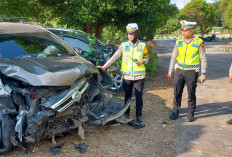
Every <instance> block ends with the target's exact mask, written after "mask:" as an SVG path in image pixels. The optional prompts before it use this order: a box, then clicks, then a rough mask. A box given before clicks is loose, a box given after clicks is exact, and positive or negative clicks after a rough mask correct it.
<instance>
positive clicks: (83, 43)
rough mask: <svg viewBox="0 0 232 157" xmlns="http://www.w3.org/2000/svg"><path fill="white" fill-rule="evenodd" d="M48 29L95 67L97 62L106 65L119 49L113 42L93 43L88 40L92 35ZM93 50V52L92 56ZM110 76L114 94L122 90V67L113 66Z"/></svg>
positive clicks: (63, 29) (72, 30) (67, 30)
mask: <svg viewBox="0 0 232 157" xmlns="http://www.w3.org/2000/svg"><path fill="white" fill-rule="evenodd" d="M46 29H47V30H49V31H51V32H52V33H54V34H56V35H57V36H58V37H60V38H61V39H62V40H64V41H65V42H66V43H67V44H69V45H70V46H71V47H72V48H73V49H75V50H76V51H77V52H78V53H79V54H80V55H81V56H82V57H84V58H85V59H87V60H89V61H90V62H91V63H93V64H94V65H96V64H97V63H96V61H97V62H98V64H99V65H104V64H105V63H106V62H107V61H108V60H109V59H110V57H111V56H112V55H113V54H114V53H115V52H116V51H117V49H118V47H117V46H115V45H113V44H112V43H113V42H110V44H105V43H103V42H102V41H100V40H97V39H96V40H95V42H94V43H91V40H90V39H89V38H88V36H90V35H89V34H87V33H85V32H82V31H80V30H74V29H65V28H46ZM116 40H118V39H116ZM91 49H92V50H93V52H92V53H91V54H90V51H91ZM85 53H88V54H89V55H87V56H85ZM108 74H109V75H110V76H111V78H112V81H113V82H112V85H111V86H110V87H109V89H110V90H111V91H113V92H118V91H120V90H122V74H121V71H120V65H117V64H113V65H111V67H110V69H108Z"/></svg>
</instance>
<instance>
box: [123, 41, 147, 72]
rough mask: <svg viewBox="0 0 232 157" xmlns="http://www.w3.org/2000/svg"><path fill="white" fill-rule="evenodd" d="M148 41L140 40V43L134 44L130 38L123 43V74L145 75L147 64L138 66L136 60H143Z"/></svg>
mask: <svg viewBox="0 0 232 157" xmlns="http://www.w3.org/2000/svg"><path fill="white" fill-rule="evenodd" d="M146 45H147V43H146V42H145V41H142V40H140V42H139V43H138V44H135V45H134V46H132V45H131V44H130V43H129V42H128V40H127V41H124V42H122V43H121V46H122V64H121V72H122V74H123V75H129V76H138V75H145V74H146V70H145V65H144V64H142V65H140V66H138V65H137V64H135V62H136V60H143V51H144V48H145V47H146Z"/></svg>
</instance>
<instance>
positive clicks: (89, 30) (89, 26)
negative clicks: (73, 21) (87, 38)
mask: <svg viewBox="0 0 232 157" xmlns="http://www.w3.org/2000/svg"><path fill="white" fill-rule="evenodd" d="M84 31H85V32H86V33H89V34H93V24H92V23H88V24H86V26H85V29H84Z"/></svg>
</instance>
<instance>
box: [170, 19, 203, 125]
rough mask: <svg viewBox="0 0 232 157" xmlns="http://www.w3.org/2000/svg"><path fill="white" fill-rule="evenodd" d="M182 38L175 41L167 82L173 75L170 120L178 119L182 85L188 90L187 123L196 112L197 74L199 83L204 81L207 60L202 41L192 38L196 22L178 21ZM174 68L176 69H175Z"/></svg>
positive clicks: (192, 118) (192, 119)
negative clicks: (199, 74)
mask: <svg viewBox="0 0 232 157" xmlns="http://www.w3.org/2000/svg"><path fill="white" fill-rule="evenodd" d="M180 24H181V32H182V35H183V38H181V39H179V40H177V41H176V44H175V47H174V50H173V53H172V58H171V61H170V66H169V72H168V80H169V81H172V79H173V72H174V70H175V73H174V99H173V110H172V114H171V116H170V119H171V120H176V119H177V118H178V114H179V109H180V107H181V99H182V93H183V88H184V85H185V84H186V85H187V90H188V116H187V121H189V122H192V121H194V112H195V110H196V87H197V80H198V73H199V71H200V70H201V76H200V80H201V83H203V82H205V80H206V67H207V59H206V56H205V54H206V53H205V46H204V42H203V40H202V39H200V38H197V37H194V36H193V32H194V26H195V25H196V22H188V21H185V20H182V21H180ZM175 67H177V68H176V69H175Z"/></svg>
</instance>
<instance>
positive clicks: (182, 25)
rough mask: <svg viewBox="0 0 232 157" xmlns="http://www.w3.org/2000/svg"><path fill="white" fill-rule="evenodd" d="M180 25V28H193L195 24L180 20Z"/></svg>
mask: <svg viewBox="0 0 232 157" xmlns="http://www.w3.org/2000/svg"><path fill="white" fill-rule="evenodd" d="M180 24H181V28H193V27H194V26H195V25H196V24H197V23H196V22H188V21H185V20H181V21H180Z"/></svg>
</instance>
